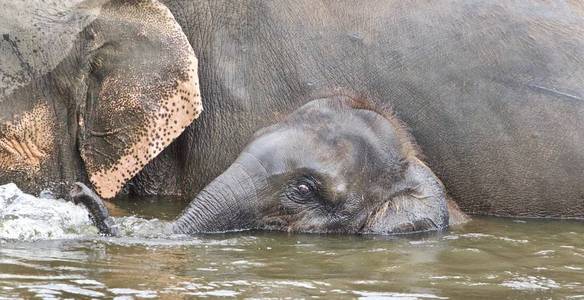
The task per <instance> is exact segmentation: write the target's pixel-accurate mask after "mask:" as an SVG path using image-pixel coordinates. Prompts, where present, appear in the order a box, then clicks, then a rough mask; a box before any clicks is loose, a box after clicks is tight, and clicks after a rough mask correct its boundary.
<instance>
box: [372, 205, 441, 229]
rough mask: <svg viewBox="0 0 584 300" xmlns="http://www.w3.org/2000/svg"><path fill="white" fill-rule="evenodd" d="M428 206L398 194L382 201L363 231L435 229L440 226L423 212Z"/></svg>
mask: <svg viewBox="0 0 584 300" xmlns="http://www.w3.org/2000/svg"><path fill="white" fill-rule="evenodd" d="M427 209H428V207H427V206H426V205H424V204H423V203H421V202H419V201H415V200H412V199H410V198H409V197H406V196H400V197H396V198H394V199H392V200H391V201H387V202H385V203H383V204H382V205H381V206H380V207H379V208H378V209H377V210H376V211H375V212H374V213H373V214H372V215H371V217H370V218H369V219H368V220H367V222H366V225H365V226H364V229H363V233H371V234H400V233H411V232H421V231H430V230H437V229H440V227H439V226H438V225H437V224H436V223H435V222H434V220H432V218H429V217H427V216H425V215H426V213H425V210H427Z"/></svg>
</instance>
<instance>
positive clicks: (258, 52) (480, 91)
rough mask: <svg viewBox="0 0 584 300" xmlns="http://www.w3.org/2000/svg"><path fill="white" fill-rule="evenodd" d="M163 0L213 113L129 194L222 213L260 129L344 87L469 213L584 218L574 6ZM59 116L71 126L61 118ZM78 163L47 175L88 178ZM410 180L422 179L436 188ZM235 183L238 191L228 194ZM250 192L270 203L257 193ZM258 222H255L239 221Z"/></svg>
mask: <svg viewBox="0 0 584 300" xmlns="http://www.w3.org/2000/svg"><path fill="white" fill-rule="evenodd" d="M164 3H165V4H166V5H167V7H168V8H169V9H170V10H171V12H172V14H173V15H174V18H175V19H176V21H177V22H178V23H179V24H180V26H181V27H182V30H183V32H184V33H185V34H186V37H187V38H188V40H189V42H190V44H191V45H192V47H193V49H194V51H195V53H196V55H197V57H198V58H199V60H200V66H199V68H198V70H199V77H200V78H201V94H202V97H203V99H204V100H205V110H206V112H205V113H203V114H202V117H201V118H200V119H199V120H197V121H196V122H194V123H193V124H192V125H191V126H190V127H188V128H187V129H186V130H185V132H184V133H183V134H182V135H181V136H180V137H179V138H178V139H177V140H176V141H175V142H174V143H172V144H171V145H170V146H168V147H166V148H165V150H164V151H163V153H162V155H159V156H158V157H157V158H156V159H154V160H152V161H151V162H150V163H149V164H148V165H147V166H146V167H145V168H144V169H143V170H142V171H141V172H140V173H139V174H138V175H137V176H135V177H134V178H133V179H132V181H131V182H130V183H129V184H128V185H127V186H126V190H127V191H128V192H130V193H131V194H137V195H140V194H177V195H183V196H185V197H189V198H190V197H195V196H196V195H198V196H197V197H198V198H201V197H203V198H205V197H206V198H209V199H210V198H213V199H214V200H208V201H209V203H214V204H213V206H209V207H207V208H206V211H207V212H208V213H207V215H210V216H215V214H214V213H213V212H214V211H225V207H227V208H230V207H231V205H234V200H233V199H235V198H236V196H239V195H241V193H243V191H242V189H243V188H239V186H240V184H239V183H241V186H246V187H247V188H249V186H250V185H249V184H251V183H252V182H253V183H254V184H256V185H259V183H256V181H255V178H258V177H256V176H255V175H256V174H257V172H260V170H261V168H260V166H258V165H255V166H254V165H253V164H252V163H250V162H245V164H243V163H242V165H244V166H245V168H246V169H245V170H246V171H245V172H243V170H244V169H243V167H241V166H240V165H239V163H236V164H235V165H231V164H232V163H233V161H237V162H239V161H241V160H242V157H246V155H245V153H246V151H248V150H244V149H251V148H253V145H254V144H255V143H256V142H257V141H258V139H257V138H254V137H253V133H254V132H255V131H257V130H258V129H259V128H262V127H266V126H268V125H271V124H281V122H282V121H283V120H284V119H285V118H286V116H288V115H289V114H290V113H291V112H292V111H294V110H295V109H297V108H298V107H301V106H302V105H303V104H305V103H306V102H308V101H310V100H311V99H314V97H313V95H315V94H323V91H331V90H333V89H335V88H337V87H341V88H345V89H348V90H352V91H355V92H356V93H357V94H364V95H370V96H371V97H370V98H371V99H373V100H372V101H374V102H375V105H374V106H378V107H388V106H392V107H393V111H394V112H395V113H396V114H397V116H398V117H399V118H400V119H401V120H402V121H404V122H405V123H406V124H407V125H408V127H410V128H411V133H412V135H413V136H414V137H415V138H416V140H417V142H418V144H419V145H420V148H421V149H422V151H423V153H424V154H425V157H426V159H425V161H427V162H428V165H429V166H430V167H431V168H432V170H434V173H435V174H436V175H437V176H438V178H440V179H441V180H442V182H444V184H445V186H446V189H447V190H448V191H449V193H450V194H451V195H452V196H453V197H454V198H455V199H456V201H457V202H458V204H459V205H460V206H461V208H462V209H463V210H465V211H466V212H469V213H473V214H489V215H501V216H526V217H556V218H584V185H582V181H583V179H584V151H582V150H581V149H583V146H584V131H582V130H581V128H582V125H584V124H582V123H583V120H584V90H583V87H582V85H581V83H582V82H584V68H582V62H583V61H584V40H582V39H580V38H577V37H579V36H582V33H584V8H583V7H582V5H581V4H579V2H576V1H572V2H570V1H559V0H558V1H547V2H540V1H501V2H499V3H495V2H487V1H472V0H459V1H455V0H453V1H441V2H436V1H421V0H420V1H397V0H396V1H366V2H364V4H361V5H359V4H356V3H355V2H354V1H335V2H317V1H265V2H264V1H259V2H258V1H210V2H203V1H190V0H189V1H187V0H185V1H177V0H165V1H164ZM355 7H359V9H355ZM116 28H124V27H123V26H118V27H116ZM116 30H117V29H111V30H110V31H111V33H116ZM145 49H148V48H145ZM114 53H115V52H114ZM143 78H154V77H152V76H148V75H145V76H143ZM48 86H49V87H51V86H52V85H51V84H49V85H48ZM29 90H32V91H38V89H35V86H32V88H29ZM375 99H379V100H375ZM23 101H26V100H23ZM0 105H2V108H3V109H4V107H5V106H4V103H0ZM56 111H58V112H59V113H61V114H62V115H63V116H62V120H68V119H67V114H65V113H63V112H64V110H63V109H61V108H57V109H56ZM0 113H2V112H0ZM70 124H76V123H75V122H71V123H70ZM359 129H362V130H363V132H365V128H359ZM333 132H334V133H336V131H333ZM266 134H268V135H269V133H266ZM71 137H72V139H71V140H72V141H75V138H74V137H75V135H74V134H72V135H71ZM301 141H302V143H300V145H302V144H303V142H305V138H304V139H302V140H301ZM282 142H283V143H284V142H287V141H282ZM248 143H250V146H249V147H251V148H249V147H248V148H246V144H248ZM74 144H75V143H74V142H72V143H71V146H70V147H72V148H73V149H74V146H73V145H74ZM285 144H286V145H288V146H287V147H288V148H290V147H293V146H295V145H297V144H298V143H285ZM280 148H285V147H283V146H282V147H276V149H280ZM242 151H243V152H242ZM242 153H243V154H242ZM288 153H289V152H288ZM105 154H106V155H107V154H108V152H106V153H105ZM289 154H290V153H289ZM290 155H291V154H290ZM67 157H68V156H67ZM309 157H310V156H306V158H309ZM303 158H304V157H301V160H302V159H303ZM291 159H292V160H298V159H297V158H295V157H294V156H292V157H291ZM64 161H65V160H64ZM65 162H66V161H65ZM302 163H309V162H308V161H306V162H305V161H302ZM337 163H344V162H341V161H338V162H337ZM250 164H251V165H250ZM80 165H81V166H67V165H63V166H62V167H61V170H62V171H54V172H61V173H64V172H70V173H75V174H73V175H71V176H69V179H68V180H70V179H76V178H81V179H84V177H83V176H84V175H83V174H84V172H83V164H82V163H80ZM415 165H416V164H414V166H415ZM230 166H231V167H230ZM362 167H366V168H370V167H373V166H372V165H370V164H368V163H365V165H363V166H362ZM254 168H255V169H254ZM414 170H416V169H414ZM419 170H424V169H419ZM420 172H421V171H420ZM246 173H248V174H246ZM226 174H227V175H226ZM229 174H231V175H229ZM249 174H252V175H249ZM414 174H417V177H416V179H417V180H418V181H423V178H429V175H426V176H425V175H424V174H420V173H415V172H414ZM1 175H2V174H0V178H2V176H1ZM226 176H229V177H230V178H233V179H232V180H231V181H230V182H238V184H236V185H234V186H230V187H226V186H229V185H226V183H225V182H226V181H227V180H226V179H225V178H228V177H226ZM248 176H249V177H248ZM4 178H6V177H4ZM4 178H3V180H5V179H4ZM12 178H15V177H11V179H12ZM250 178H251V179H250ZM235 179H237V180H238V181H235ZM350 179H351V180H356V179H355V178H350ZM402 180H403V179H402ZM41 181H42V180H41ZM84 181H85V180H84ZM260 181H261V180H260ZM22 182H26V180H22ZM395 182H398V181H395ZM395 182H394V183H395ZM246 183H247V184H246ZM260 183H261V182H260ZM203 188H204V189H203ZM361 189H362V190H361V191H362V192H363V191H365V189H364V187H363V186H361ZM201 190H202V192H201V193H199V191H201ZM252 190H253V191H255V193H257V195H261V191H262V190H260V189H259V188H254V189H252ZM387 190H388V191H389V190H391V188H388V189H387ZM246 192H247V193H249V192H250V191H249V190H247V191H246ZM211 195H212V196H211ZM414 198H415V197H414ZM422 198H423V197H422ZM258 199H259V198H258ZM270 199H275V198H270ZM377 199H378V200H377V201H381V202H383V201H384V200H383V198H382V197H378V198H377ZM416 199H417V198H416ZM246 200H247V199H246ZM252 200H253V199H252ZM252 200H249V201H252ZM253 201H256V200H253ZM268 202H269V201H268ZM381 202H378V203H381ZM439 202H440V201H439ZM197 203H199V204H197ZM204 203H205V202H204V201H193V202H192V204H191V207H190V208H189V209H187V213H185V215H183V217H181V219H180V220H179V221H177V224H187V223H188V225H184V226H179V225H177V227H176V228H181V231H185V232H188V230H186V229H184V228H205V227H204V226H203V225H200V224H199V225H197V224H198V223H197V222H199V221H198V220H202V219H205V218H208V217H206V216H204V215H200V216H199V215H197V217H196V218H195V217H194V213H193V217H192V218H190V219H189V216H190V215H191V214H189V213H188V212H189V211H194V212H196V211H201V209H202V208H198V209H197V205H204ZM386 203H389V202H386ZM251 207H252V208H251V210H252V211H247V210H235V209H233V210H229V209H227V211H230V212H232V213H233V214H235V215H232V214H225V216H224V218H222V219H218V218H215V219H209V222H211V221H213V222H215V223H214V225H213V228H214V229H216V230H221V229H225V228H226V227H228V225H229V220H240V221H241V220H245V219H244V218H242V216H245V215H249V214H255V213H257V211H258V210H259V209H263V206H262V205H259V204H256V205H252V206H251ZM373 211H381V210H369V212H373ZM437 211H439V210H437ZM238 213H242V214H243V215H242V216H239V215H237V214H238ZM314 218H315V220H319V221H320V222H321V223H319V224H320V225H318V226H320V227H318V226H317V227H314V228H318V230H315V231H335V229H334V228H335V227H334V226H331V227H329V226H328V225H330V224H332V223H328V222H325V221H324V220H328V219H327V218H326V217H323V216H314ZM420 218H421V219H423V218H424V217H423V215H422V216H420ZM438 219H439V220H444V219H443V217H439V218H438ZM181 220H182V221H181ZM187 220H189V221H187ZM250 220H252V219H250ZM432 220H436V218H432ZM253 221H254V222H255V219H253ZM360 221H361V222H362V219H359V218H356V219H355V220H352V222H354V223H351V222H348V223H346V226H347V227H345V228H347V231H349V229H348V228H353V229H354V228H356V227H355V224H359V222H360ZM225 222H226V223H225ZM435 222H436V221H435ZM243 223H245V222H243ZM410 223H411V222H410ZM438 223H439V224H442V223H440V222H438ZM438 223H437V224H438ZM210 224H212V222H211V223H210ZM259 224H260V225H261V226H267V225H266V224H268V223H259ZM302 224H303V225H298V226H307V227H300V229H299V230H310V228H311V227H310V224H313V223H311V222H305V223H302ZM327 224H328V225H327ZM375 224H380V223H375ZM252 225H253V226H257V227H261V226H260V225H258V223H254V224H242V225H241V227H251V226H252ZM313 225H314V224H313ZM295 226H296V225H295ZM295 226H293V227H292V230H296V229H295V228H296V227H295ZM384 226H385V225H384ZM384 226H381V227H382V228H381V230H380V231H381V232H383V230H384V229H383V227H384ZM437 227H439V226H437ZM282 228H286V227H282ZM367 228H374V226H373V225H371V226H370V227H367ZM385 228H393V227H392V226H391V224H387V226H385ZM410 228H411V227H410ZM195 231H197V230H195ZM203 231H206V230H203ZM386 232H387V230H386Z"/></svg>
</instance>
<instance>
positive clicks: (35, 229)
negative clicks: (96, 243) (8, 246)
mask: <svg viewBox="0 0 584 300" xmlns="http://www.w3.org/2000/svg"><path fill="white" fill-rule="evenodd" d="M87 236H98V232H97V228H95V227H94V226H93V224H92V223H91V220H90V219H89V216H88V213H87V210H86V209H85V208H83V207H81V206H79V205H75V204H73V203H71V202H67V201H65V200H63V199H52V198H51V195H50V194H48V193H41V196H40V197H35V196H33V195H29V194H26V193H24V192H22V191H21V190H20V189H19V188H18V187H17V186H16V185H15V184H13V183H9V184H6V185H2V186H0V240H21V241H35V240H47V239H71V238H79V237H87Z"/></svg>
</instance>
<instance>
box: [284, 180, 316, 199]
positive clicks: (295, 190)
mask: <svg viewBox="0 0 584 300" xmlns="http://www.w3.org/2000/svg"><path fill="white" fill-rule="evenodd" d="M317 194H318V188H317V182H316V181H315V180H314V179H313V178H312V177H303V178H300V179H296V180H294V181H292V182H291V183H290V185H289V188H288V191H287V192H286V196H287V197H288V199H290V200H293V201H295V202H306V201H311V200H314V199H315V197H316V196H317Z"/></svg>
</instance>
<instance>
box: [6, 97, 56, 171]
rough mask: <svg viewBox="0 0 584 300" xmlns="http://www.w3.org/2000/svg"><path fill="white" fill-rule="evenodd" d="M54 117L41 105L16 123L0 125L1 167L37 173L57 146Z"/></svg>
mask: <svg viewBox="0 0 584 300" xmlns="http://www.w3.org/2000/svg"><path fill="white" fill-rule="evenodd" d="M54 124H55V123H54V118H53V116H52V114H51V113H50V111H49V109H48V107H47V106H46V105H37V106H35V107H34V108H33V109H32V110H31V111H28V112H25V113H23V114H22V115H21V116H18V117H17V118H16V119H15V120H14V121H12V122H6V123H3V124H0V168H2V169H4V170H8V171H23V172H26V173H28V174H35V173H37V172H38V171H39V170H40V166H41V165H42V163H43V162H44V161H45V159H46V158H47V156H48V155H49V154H50V153H52V149H53V146H54V140H53V136H54V135H53V130H54Z"/></svg>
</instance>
